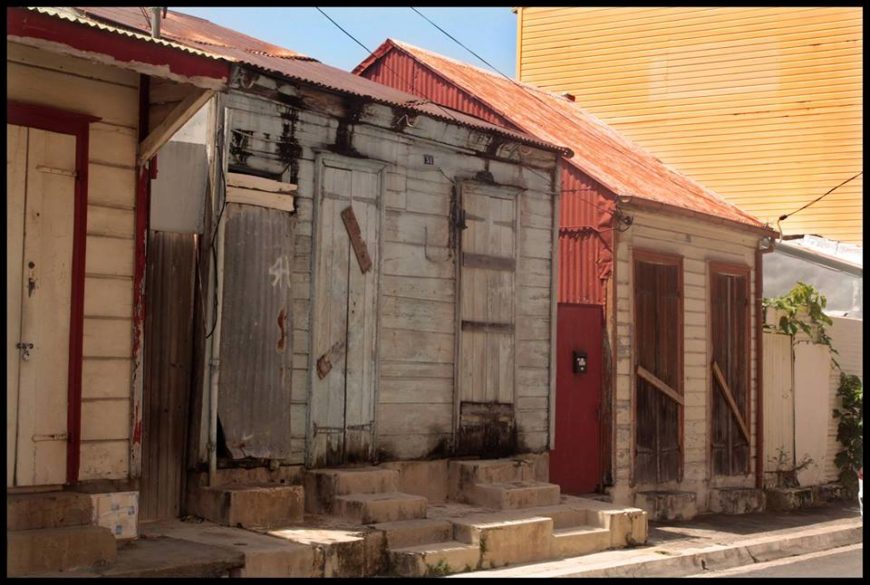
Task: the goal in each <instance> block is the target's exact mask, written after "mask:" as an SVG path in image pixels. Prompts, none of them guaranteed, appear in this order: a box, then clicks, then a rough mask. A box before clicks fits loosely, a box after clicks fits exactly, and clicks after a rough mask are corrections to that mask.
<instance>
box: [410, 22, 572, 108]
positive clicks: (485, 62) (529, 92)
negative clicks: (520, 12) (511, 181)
mask: <svg viewBox="0 0 870 585" xmlns="http://www.w3.org/2000/svg"><path fill="white" fill-rule="evenodd" d="M410 8H411V10H413V11H414V12H416V13H417V14H419V15H420V16H421V17H422V18H423V20H425V21H426V22H428V23H429V24H431V25H432V26H434V27H435V28H437V29H438V30H439V31H441V32H442V33H443V34H445V35H446V36H447V37H448V38H449V39H450V40H452V41H453V42H454V43H456V44H457V45H459V46H460V47H462V48H463V49H465V50H466V51H468V52H469V53H471V54H472V55H474V56H475V57H477V58H478V59H480V60H481V61H482V62H483V63H484V64H486V66H487V67H489V68H490V69H492V70H493V71H495V72H496V73H498V74H499V75H501V76H502V77H504V78H505V79H507V80H508V81H510V82H511V83H513V84H514V85H516V86H517V87H519V88H520V89H522V90H523V91H525V92H526V93H527V94H528V95H530V96H532V97H533V98H534V99H535V100H537V101H538V102H539V103H540V104H541V105H543V106H544V107H545V108H547V109H548V110H550V111H551V112H553V113H555V114H558V115H559V116H561V117H562V118H564V119H565V120H567V121H569V122H571V123H572V124H576V123H577V121H576V120H574V119H572V118H569V117H568V116H566V115H565V114H563V113H562V112H560V111H559V110H557V109H555V108H553V107H552V106H551V105H550V104H548V103H547V102H545V101H544V100H542V99H541V98H539V97H538V96H537V95H535V94H534V91H535V90H536V89H535V88H532V87H527V86H525V85H523V84H521V83H519V82H518V81H517V80H515V79H513V78H512V77H510V76H509V75H505V74H504V73H502V72H501V71H500V70H499V69H498V68H497V67H495V65H493V64H492V63H490V62H489V61H487V60H486V59H484V58H483V57H481V56H480V55H478V54H477V53H475V52H474V51H472V50H471V49H470V48H468V47H467V46H465V45H464V44H463V43H462V42H461V41H460V40H459V39H457V38H456V37H454V36H453V35H451V34H450V33H449V32H447V31H446V30H444V29H443V28H441V27H440V26H438V25H437V24H435V23H434V22H433V21H431V20H429V18H428V17H427V16H426V15H425V14H423V13H422V12H420V11H419V10H417V9H416V8H414V7H413V6H411V7H410ZM538 91H540V90H538Z"/></svg>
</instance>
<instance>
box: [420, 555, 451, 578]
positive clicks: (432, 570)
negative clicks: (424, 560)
mask: <svg viewBox="0 0 870 585" xmlns="http://www.w3.org/2000/svg"><path fill="white" fill-rule="evenodd" d="M449 574H450V565H448V564H447V561H445V560H444V559H441V560H439V561H438V562H437V563H436V564H435V565H426V576H427V577H443V576H444V575H449Z"/></svg>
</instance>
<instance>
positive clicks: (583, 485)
mask: <svg viewBox="0 0 870 585" xmlns="http://www.w3.org/2000/svg"><path fill="white" fill-rule="evenodd" d="M558 323H559V325H558V329H557V337H556V448H555V449H554V450H552V451H550V481H551V482H553V483H556V484H558V485H559V487H560V488H562V493H567V494H582V493H591V492H594V491H596V489H597V488H598V487H599V486H600V485H602V483H603V481H602V476H601V469H602V466H601V463H602V461H601V459H602V453H601V434H600V429H601V390H602V387H601V382H602V371H603V368H602V366H603V364H602V357H603V356H602V353H603V343H604V312H603V311H602V310H601V307H599V306H596V305H569V304H563V303H560V304H559V321H558ZM575 354H582V355H583V356H585V359H586V371H584V372H577V371H575V369H574V355H575Z"/></svg>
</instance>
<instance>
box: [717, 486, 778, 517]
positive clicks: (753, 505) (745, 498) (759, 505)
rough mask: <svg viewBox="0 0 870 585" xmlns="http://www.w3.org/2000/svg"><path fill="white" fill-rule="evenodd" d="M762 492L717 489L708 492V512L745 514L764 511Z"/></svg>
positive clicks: (757, 490) (756, 490) (745, 489)
mask: <svg viewBox="0 0 870 585" xmlns="http://www.w3.org/2000/svg"><path fill="white" fill-rule="evenodd" d="M764 501H765V498H764V490H760V489H756V488H718V489H711V490H710V511H711V512H715V513H720V514H747V513H750V512H761V511H763V510H764Z"/></svg>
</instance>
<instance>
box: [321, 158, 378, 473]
mask: <svg viewBox="0 0 870 585" xmlns="http://www.w3.org/2000/svg"><path fill="white" fill-rule="evenodd" d="M317 168H318V183H317V184H318V192H317V194H316V202H315V222H316V234H315V249H314V265H315V271H314V272H315V276H314V279H315V280H314V295H313V297H314V313H313V322H312V352H311V362H312V363H311V364H310V372H311V374H310V375H311V380H312V390H311V400H310V409H311V411H310V418H311V426H310V428H309V433H310V434H309V437H310V441H309V448H308V458H309V466H311V467H322V466H329V465H340V464H343V463H352V462H363V461H370V460H371V459H372V455H373V449H374V420H375V384H376V380H377V342H376V340H377V329H378V327H377V306H378V286H379V264H380V247H381V245H380V230H381V212H382V206H381V186H382V176H381V169H382V167H381V165H372V164H370V163H366V162H363V161H356V160H351V159H345V158H343V157H332V156H330V157H328V158H327V157H325V156H321V157H320V158H319V159H318V164H317Z"/></svg>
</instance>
